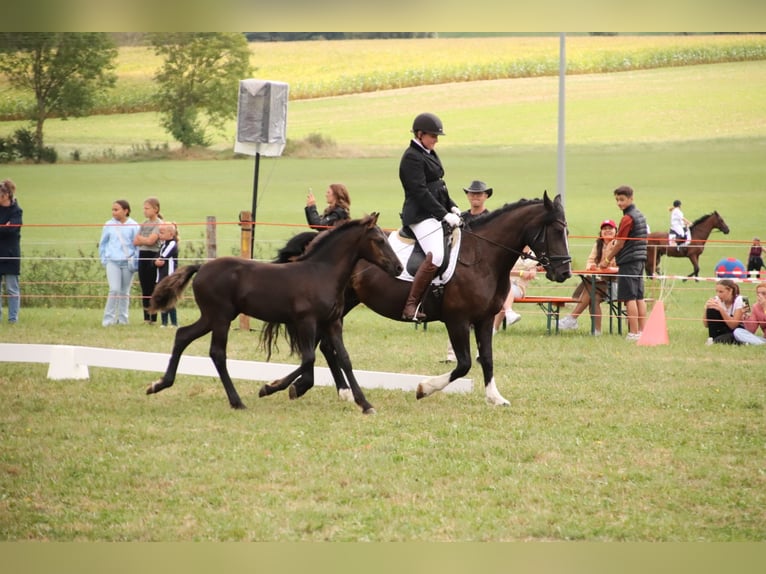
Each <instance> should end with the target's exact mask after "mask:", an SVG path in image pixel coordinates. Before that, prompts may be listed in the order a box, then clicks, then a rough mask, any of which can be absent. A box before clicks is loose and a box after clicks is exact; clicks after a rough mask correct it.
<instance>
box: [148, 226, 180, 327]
mask: <svg viewBox="0 0 766 574" xmlns="http://www.w3.org/2000/svg"><path fill="white" fill-rule="evenodd" d="M154 266H155V267H156V268H157V271H156V273H157V277H156V282H157V283H159V282H160V281H162V280H163V279H164V278H165V277H167V276H168V275H171V274H172V273H173V272H174V271H175V270H176V268H177V267H178V227H176V224H175V223H172V222H171V223H163V224H162V225H160V251H159V253H158V254H157V258H156V259H155V260H154ZM168 318H169V319H170V326H171V327H174V328H175V327H178V314H177V311H176V308H175V307H173V308H172V309H168V310H167V311H162V313H161V314H160V319H161V320H162V324H161V325H160V327H167V326H168Z"/></svg>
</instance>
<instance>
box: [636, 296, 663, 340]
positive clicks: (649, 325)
mask: <svg viewBox="0 0 766 574" xmlns="http://www.w3.org/2000/svg"><path fill="white" fill-rule="evenodd" d="M669 342H670V340H669V339H668V324H667V322H666V321H665V305H664V304H663V302H662V301H657V302H656V303H655V304H654V308H653V309H652V312H651V313H649V318H648V319H647V320H646V324H645V325H644V331H643V332H642V333H641V337H639V339H638V341H636V345H644V346H647V347H651V346H654V345H667V344H668V343H669Z"/></svg>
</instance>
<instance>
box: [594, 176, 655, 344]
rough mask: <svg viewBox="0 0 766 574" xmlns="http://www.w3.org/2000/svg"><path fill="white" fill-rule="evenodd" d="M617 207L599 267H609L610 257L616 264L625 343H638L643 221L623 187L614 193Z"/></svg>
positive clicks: (641, 310) (630, 192)
mask: <svg viewBox="0 0 766 574" xmlns="http://www.w3.org/2000/svg"><path fill="white" fill-rule="evenodd" d="M614 198H615V201H616V202H617V207H619V208H620V209H621V210H622V214H623V215H622V219H621V220H620V225H619V227H618V228H617V236H616V237H615V239H614V240H612V242H611V243H609V244H608V245H607V246H606V250H605V252H604V256H603V259H602V260H601V262H600V263H599V264H598V266H599V267H600V268H606V267H609V262H610V261H611V260H612V259H613V258H614V259H615V260H616V262H617V267H618V277H617V297H618V299H620V300H622V301H625V310H626V312H627V315H628V335H627V336H626V337H625V339H626V340H627V341H638V339H639V337H640V336H641V333H642V332H643V330H644V324H645V323H646V301H644V268H645V267H646V235H647V232H648V228H647V225H646V219H645V218H644V216H643V214H642V213H641V212H640V211H639V210H638V208H637V207H636V205H635V204H634V203H633V188H631V187H629V186H627V185H623V186H621V187H618V188H617V189H615V190H614Z"/></svg>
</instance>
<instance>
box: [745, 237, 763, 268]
mask: <svg viewBox="0 0 766 574" xmlns="http://www.w3.org/2000/svg"><path fill="white" fill-rule="evenodd" d="M762 253H763V247H761V240H760V239H758V238H757V237H753V244H752V245H751V246H750V253H749V255H748V257H747V274H748V275H750V276H751V277H752V276H753V275H754V276H755V277H758V273H759V272H760V270H761V268H764V269H766V266H765V265H764V264H763V257H762V256H761V254H762ZM753 272H755V273H753Z"/></svg>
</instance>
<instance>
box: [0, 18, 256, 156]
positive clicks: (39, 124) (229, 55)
mask: <svg viewBox="0 0 766 574" xmlns="http://www.w3.org/2000/svg"><path fill="white" fill-rule="evenodd" d="M143 40H144V41H146V42H147V43H148V44H149V45H151V46H152V47H153V49H154V51H155V53H156V54H157V55H159V56H161V57H162V58H163V64H162V66H161V67H160V69H159V70H158V71H157V73H156V74H155V76H154V80H155V82H156V83H157V92H156V94H155V98H156V101H157V108H158V110H159V112H160V122H161V125H162V127H163V128H165V130H166V131H167V132H168V133H169V134H170V135H171V136H172V137H173V138H174V139H175V140H176V141H178V142H180V143H181V145H182V146H183V147H184V148H189V147H191V146H194V145H207V144H208V137H209V136H208V130H209V129H222V128H223V125H224V123H225V121H226V120H227V119H229V118H232V117H234V116H235V115H236V111H237V98H236V94H237V87H238V85H239V80H240V79H241V78H246V77H249V76H250V72H251V68H250V52H249V49H248V46H247V38H246V36H245V35H244V34H239V33H226V32H177V33H165V32H163V33H151V34H145V35H144V37H143ZM117 55H118V50H117V43H116V40H115V38H114V37H113V36H112V35H110V34H108V33H105V32H82V33H81V32H0V75H3V76H5V78H6V79H7V80H8V82H9V83H10V84H11V85H12V86H13V87H14V88H16V89H21V90H24V91H29V92H30V93H32V94H33V100H32V103H31V104H30V105H29V106H28V107H27V109H25V110H24V111H23V116H24V117H25V118H26V119H28V120H29V121H30V122H31V124H32V125H33V126H34V131H33V132H32V133H30V132H29V131H28V130H18V131H17V133H16V137H15V138H13V139H11V140H10V141H8V140H3V141H0V157H3V158H4V159H8V158H9V157H12V156H13V155H14V152H15V153H16V154H17V155H19V156H21V157H27V158H30V159H33V160H34V161H36V162H40V161H50V160H51V159H53V160H54V161H55V153H51V150H50V149H49V148H46V147H45V142H44V129H43V128H44V124H45V120H46V119H48V118H50V117H53V116H56V117H60V118H68V117H80V116H83V115H86V114H87V113H88V112H89V111H90V110H91V109H92V108H93V105H94V101H95V98H96V96H98V95H99V94H101V93H103V92H104V91H105V90H108V89H110V88H112V87H113V86H114V85H115V83H116V81H117V76H116V74H115V72H114V70H115V60H116V58H117ZM22 150H23V151H22Z"/></svg>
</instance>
